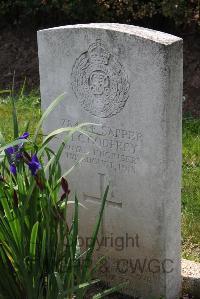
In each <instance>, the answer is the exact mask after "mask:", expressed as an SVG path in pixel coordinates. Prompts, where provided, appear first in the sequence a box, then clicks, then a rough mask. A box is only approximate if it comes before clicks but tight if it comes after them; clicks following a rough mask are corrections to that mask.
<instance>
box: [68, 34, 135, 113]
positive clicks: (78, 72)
mask: <svg viewBox="0 0 200 299" xmlns="http://www.w3.org/2000/svg"><path fill="white" fill-rule="evenodd" d="M71 80H72V81H71V82H72V88H73V91H74V93H75V95H76V97H77V99H78V101H79V102H80V103H81V105H82V107H83V108H84V109H85V110H87V111H88V112H90V113H91V114H92V115H95V116H97V117H101V118H106V117H111V116H113V115H115V114H117V113H119V112H120V111H121V110H122V109H123V107H124V105H125V103H126V101H127V99H128V91H129V82H128V78H127V75H126V73H125V71H124V68H123V66H122V65H121V63H120V62H119V61H117V59H116V58H115V57H114V55H112V54H111V53H109V51H108V50H107V49H106V48H105V46H104V45H103V44H102V42H101V40H96V42H95V43H93V44H91V45H90V46H89V49H88V51H87V52H84V53H82V54H81V55H80V56H79V57H78V58H77V59H76V61H75V64H74V66H73V70H72V74H71Z"/></svg>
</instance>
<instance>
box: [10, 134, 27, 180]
mask: <svg viewBox="0 0 200 299" xmlns="http://www.w3.org/2000/svg"><path fill="white" fill-rule="evenodd" d="M28 137H29V133H28V132H24V133H23V135H21V136H19V137H18V139H27V138H28ZM22 148H23V142H22V143H21V144H18V145H16V146H11V147H8V148H7V149H5V152H6V154H7V155H8V161H9V164H10V172H11V173H12V174H14V175H16V173H17V169H16V165H15V163H16V162H17V161H19V160H20V159H21V158H22Z"/></svg>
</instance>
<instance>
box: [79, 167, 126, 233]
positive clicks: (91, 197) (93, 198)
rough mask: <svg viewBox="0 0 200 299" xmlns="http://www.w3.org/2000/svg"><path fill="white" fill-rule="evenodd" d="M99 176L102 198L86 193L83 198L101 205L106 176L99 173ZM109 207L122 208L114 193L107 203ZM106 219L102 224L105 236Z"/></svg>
mask: <svg viewBox="0 0 200 299" xmlns="http://www.w3.org/2000/svg"><path fill="white" fill-rule="evenodd" d="M98 175H99V180H100V181H99V186H100V196H94V195H89V194H86V193H84V194H83V197H84V200H88V201H92V202H97V203H101V199H102V198H103V193H104V191H105V174H104V173H98ZM106 205H107V206H111V207H115V208H122V202H118V201H116V200H115V198H114V195H113V192H112V193H111V199H110V200H107V201H106ZM104 225H105V223H104V217H103V219H102V224H101V233H102V234H103V232H104Z"/></svg>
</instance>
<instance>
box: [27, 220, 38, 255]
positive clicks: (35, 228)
mask: <svg viewBox="0 0 200 299" xmlns="http://www.w3.org/2000/svg"><path fill="white" fill-rule="evenodd" d="M38 226H39V222H38V221H37V222H36V223H35V224H34V225H33V228H32V231H31V239H30V249H29V253H30V256H31V257H32V258H33V260H34V258H35V253H36V241H37V234H38Z"/></svg>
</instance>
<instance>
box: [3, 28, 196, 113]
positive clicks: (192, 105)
mask: <svg viewBox="0 0 200 299" xmlns="http://www.w3.org/2000/svg"><path fill="white" fill-rule="evenodd" d="M182 37H183V39H184V93H183V95H184V98H183V99H184V103H183V111H184V114H185V115H189V116H190V115H192V116H194V117H200V33H199V34H197V33H192V34H185V35H184V34H182ZM14 74H15V88H16V89H18V88H20V87H21V86H22V85H23V82H24V80H25V78H26V87H27V89H28V90H31V89H35V88H36V89H38V88H39V70H38V58H37V34H36V30H35V29H31V28H29V27H28V26H25V25H24V26H23V28H22V26H21V27H18V28H16V27H15V26H12V27H10V28H9V27H4V28H3V29H1V30H0V90H1V89H5V88H9V87H10V86H11V85H12V81H13V75H14Z"/></svg>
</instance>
